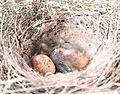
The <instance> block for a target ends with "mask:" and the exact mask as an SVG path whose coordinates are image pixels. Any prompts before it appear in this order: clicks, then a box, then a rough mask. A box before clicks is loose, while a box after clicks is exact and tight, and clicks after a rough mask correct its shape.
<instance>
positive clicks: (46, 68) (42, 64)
mask: <svg viewBox="0 0 120 94" xmlns="http://www.w3.org/2000/svg"><path fill="white" fill-rule="evenodd" d="M32 65H33V68H34V69H35V70H36V71H37V72H39V74H41V75H45V74H46V73H48V72H51V73H55V65H54V63H53V62H52V60H51V59H50V58H49V57H48V56H46V55H43V54H40V55H36V56H33V58H32Z"/></svg>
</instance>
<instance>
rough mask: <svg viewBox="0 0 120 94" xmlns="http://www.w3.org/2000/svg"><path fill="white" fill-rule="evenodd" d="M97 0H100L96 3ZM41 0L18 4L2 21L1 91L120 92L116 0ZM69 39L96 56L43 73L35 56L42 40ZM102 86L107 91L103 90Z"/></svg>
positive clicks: (50, 42) (52, 42)
mask: <svg viewBox="0 0 120 94" xmlns="http://www.w3.org/2000/svg"><path fill="white" fill-rule="evenodd" d="M93 5H94V6H93ZM96 7H97V5H95V3H90V2H79V3H78V2H77V3H76V2H67V3H63V4H60V3H57V2H54V3H53V2H52V1H51V2H49V3H46V2H39V1H35V2H33V3H32V4H31V5H28V6H22V7H20V8H18V7H17V8H18V10H17V12H15V14H14V16H12V17H10V19H8V20H7V21H6V22H4V23H1V27H2V28H1V32H0V33H1V37H0V38H1V39H0V87H1V89H0V92H1V93H2V94H10V93H16V94H24V93H27V94H28V93H29V94H37V93H38V94H39V93H50V94H52V93H54V94H78V93H80V92H82V93H83V94H84V93H85V94H89V93H93V92H94V93H99V92H102V93H106V94H108V93H109V92H110V93H111V92H112V93H111V94H113V93H114V94H118V92H119V91H120V35H119V34H120V28H119V25H120V17H119V15H120V14H119V12H120V11H119V7H118V6H114V5H112V4H111V3H108V2H104V3H101V4H100V6H99V9H98V10H97V8H96ZM63 40H64V41H67V42H69V43H71V44H72V45H74V46H75V47H77V48H82V49H84V51H85V52H86V53H87V54H88V56H89V57H90V62H89V64H88V65H87V66H86V67H85V68H84V69H81V70H80V71H73V72H68V73H65V74H64V73H59V72H58V73H55V74H50V73H48V74H46V75H45V76H41V75H40V74H38V73H37V72H36V71H35V70H34V69H33V68H32V66H31V58H32V56H33V55H34V54H35V53H41V44H43V43H44V44H47V45H48V47H49V48H48V49H47V50H46V51H45V52H46V53H45V54H48V53H49V51H48V50H51V49H52V47H55V46H56V45H59V44H62V42H63ZM101 90H102V91H101Z"/></svg>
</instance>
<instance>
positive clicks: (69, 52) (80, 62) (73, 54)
mask: <svg viewBox="0 0 120 94" xmlns="http://www.w3.org/2000/svg"><path fill="white" fill-rule="evenodd" d="M50 57H51V59H52V60H53V62H54V63H55V65H56V68H57V69H58V71H60V72H63V73H66V72H69V71H74V70H80V69H82V68H84V67H86V66H87V64H88V63H89V57H88V56H87V55H83V54H82V53H81V52H80V51H79V50H75V49H64V48H57V49H54V50H53V52H52V53H51V55H50Z"/></svg>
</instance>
